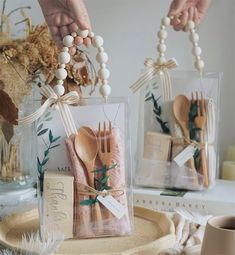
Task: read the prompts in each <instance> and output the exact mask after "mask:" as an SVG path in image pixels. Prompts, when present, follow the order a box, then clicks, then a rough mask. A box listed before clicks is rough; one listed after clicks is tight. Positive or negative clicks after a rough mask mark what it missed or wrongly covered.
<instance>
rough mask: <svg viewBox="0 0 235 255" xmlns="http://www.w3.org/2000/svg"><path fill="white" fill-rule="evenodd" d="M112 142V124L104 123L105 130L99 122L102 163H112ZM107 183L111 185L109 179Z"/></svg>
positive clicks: (108, 216)
mask: <svg viewBox="0 0 235 255" xmlns="http://www.w3.org/2000/svg"><path fill="white" fill-rule="evenodd" d="M111 143H112V125H111V122H110V121H109V128H108V130H107V129H106V123H105V122H104V123H103V130H101V123H100V122H99V128H98V145H99V151H98V154H99V157H100V160H101V163H102V165H106V167H109V166H110V165H111V163H112V162H111V161H112V158H111V148H112V147H111ZM107 185H108V186H110V182H109V180H108V181H107ZM110 217H111V213H110V212H108V214H107V218H108V219H109V218H110Z"/></svg>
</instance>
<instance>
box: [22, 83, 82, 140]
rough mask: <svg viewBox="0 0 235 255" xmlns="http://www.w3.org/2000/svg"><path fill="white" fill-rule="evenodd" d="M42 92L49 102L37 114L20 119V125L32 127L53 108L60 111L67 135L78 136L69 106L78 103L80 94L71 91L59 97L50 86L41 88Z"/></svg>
mask: <svg viewBox="0 0 235 255" xmlns="http://www.w3.org/2000/svg"><path fill="white" fill-rule="evenodd" d="M40 92H41V94H42V95H43V96H45V97H46V98H47V100H46V101H45V102H44V104H43V105H42V106H41V107H40V108H39V109H38V110H37V111H36V112H34V113H32V114H30V115H29V116H26V117H23V118H21V119H19V120H18V123H19V124H22V125H30V124H32V123H33V122H35V121H36V120H38V119H39V118H40V117H41V116H42V115H43V114H44V113H45V112H46V111H47V110H48V109H49V108H52V109H56V110H58V111H59V114H60V117H61V119H62V123H63V125H64V128H65V132H66V135H67V136H68V137H69V136H70V135H71V134H76V133H77V129H76V126H75V123H74V120H73V117H72V114H71V112H70V110H69V107H68V105H72V104H76V103H78V101H79V95H78V93H77V92H76V91H71V92H69V93H67V94H65V95H64V96H58V95H57V94H56V93H55V92H54V90H53V89H52V88H51V87H50V86H49V85H46V86H43V87H41V88H40Z"/></svg>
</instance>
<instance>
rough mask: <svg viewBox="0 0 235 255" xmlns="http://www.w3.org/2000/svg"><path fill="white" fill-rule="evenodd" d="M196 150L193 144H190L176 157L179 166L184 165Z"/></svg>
mask: <svg viewBox="0 0 235 255" xmlns="http://www.w3.org/2000/svg"><path fill="white" fill-rule="evenodd" d="M194 152H195V148H194V147H193V146H192V145H189V146H187V147H186V148H185V149H184V150H183V151H181V152H180V153H179V154H178V155H177V156H176V157H175V158H174V161H175V162H176V164H177V165H178V166H179V167H182V166H183V165H184V164H185V163H186V162H187V161H188V160H189V159H190V158H192V157H193V155H194Z"/></svg>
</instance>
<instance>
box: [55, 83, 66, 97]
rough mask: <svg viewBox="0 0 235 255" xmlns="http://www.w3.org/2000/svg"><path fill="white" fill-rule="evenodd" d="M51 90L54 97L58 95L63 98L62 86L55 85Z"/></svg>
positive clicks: (63, 90)
mask: <svg viewBox="0 0 235 255" xmlns="http://www.w3.org/2000/svg"><path fill="white" fill-rule="evenodd" d="M53 90H54V91H55V93H56V95H58V96H63V95H64V92H65V89H64V86H62V85H56V86H55V87H54V88H53Z"/></svg>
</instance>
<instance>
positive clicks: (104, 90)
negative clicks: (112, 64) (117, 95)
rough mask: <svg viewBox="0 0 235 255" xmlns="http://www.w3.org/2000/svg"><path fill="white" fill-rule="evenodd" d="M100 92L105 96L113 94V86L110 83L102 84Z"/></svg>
mask: <svg viewBox="0 0 235 255" xmlns="http://www.w3.org/2000/svg"><path fill="white" fill-rule="evenodd" d="M100 94H101V95H102V96H103V97H107V96H109V95H110V94H111V87H110V86H109V85H108V84H106V85H103V86H101V87H100Z"/></svg>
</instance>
